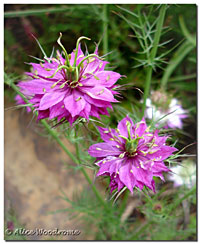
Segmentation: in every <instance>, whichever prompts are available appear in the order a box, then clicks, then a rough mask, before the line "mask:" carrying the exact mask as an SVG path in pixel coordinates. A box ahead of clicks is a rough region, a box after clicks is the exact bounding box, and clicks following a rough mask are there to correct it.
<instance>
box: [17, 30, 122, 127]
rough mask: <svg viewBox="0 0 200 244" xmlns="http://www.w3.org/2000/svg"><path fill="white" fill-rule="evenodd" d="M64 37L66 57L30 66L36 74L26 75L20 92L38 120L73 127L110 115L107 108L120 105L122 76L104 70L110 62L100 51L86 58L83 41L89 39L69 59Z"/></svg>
mask: <svg viewBox="0 0 200 244" xmlns="http://www.w3.org/2000/svg"><path fill="white" fill-rule="evenodd" d="M61 36H62V35H60V37H59V39H58V44H59V45H60V46H61V48H62V50H63V54H64V56H62V54H60V53H59V52H58V51H57V57H56V58H47V57H45V58H44V59H43V60H42V62H40V63H38V64H37V63H30V65H32V67H33V71H32V72H28V73H26V74H27V75H28V76H29V77H30V79H29V80H28V81H26V82H19V84H18V86H19V87H20V91H21V92H22V93H23V94H24V95H25V96H26V97H27V98H28V100H29V102H30V103H31V104H33V106H34V107H35V109H36V110H37V111H38V119H43V118H49V119H54V118H57V120H58V121H60V120H61V119H64V120H67V121H69V122H70V124H72V123H73V122H74V121H75V120H76V119H77V118H78V117H83V118H86V119H89V116H94V117H97V118H100V116H99V115H100V114H106V115H109V113H108V111H107V108H111V109H112V105H111V103H112V102H118V101H117V100H116V99H115V98H114V95H115V94H119V93H118V92H117V91H116V90H115V88H116V87H117V85H115V83H116V82H117V80H118V79H119V78H120V77H121V75H120V74H118V73H116V72H113V71H106V70H104V69H105V65H106V64H107V63H108V62H106V61H103V60H102V58H100V57H99V56H98V48H97V47H96V49H95V52H94V53H93V54H88V55H84V54H83V52H82V50H81V46H80V41H81V40H82V39H87V40H90V39H89V38H86V37H80V38H79V39H78V41H77V44H76V49H75V50H74V51H73V52H72V53H71V54H69V55H68V54H67V51H66V50H65V48H64V47H63V45H62V44H61V41H60V39H61ZM16 100H17V102H18V104H19V103H20V100H19V99H16ZM22 103H23V102H22Z"/></svg>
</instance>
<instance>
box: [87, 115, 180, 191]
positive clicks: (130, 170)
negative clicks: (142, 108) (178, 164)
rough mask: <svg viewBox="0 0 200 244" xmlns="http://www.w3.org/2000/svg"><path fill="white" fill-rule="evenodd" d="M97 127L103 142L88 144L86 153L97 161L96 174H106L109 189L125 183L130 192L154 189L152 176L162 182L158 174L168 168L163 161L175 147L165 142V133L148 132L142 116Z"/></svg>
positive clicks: (119, 187) (126, 118) (121, 186)
mask: <svg viewBox="0 0 200 244" xmlns="http://www.w3.org/2000/svg"><path fill="white" fill-rule="evenodd" d="M98 129H99V131H100V134H101V138H102V140H104V142H102V143H97V144H94V145H92V146H90V148H89V150H88V152H89V154H90V155H91V156H92V157H96V159H97V160H98V162H97V163H96V165H98V166H99V167H100V168H99V171H98V173H97V176H100V175H104V176H110V187H111V192H112V191H113V190H114V189H116V188H117V190H118V191H120V190H121V189H122V188H123V187H125V186H126V187H127V188H128V189H129V190H130V191H131V192H133V188H134V187H138V188H139V189H140V190H142V189H143V187H144V186H147V187H148V188H150V189H151V190H152V191H154V192H155V183H154V180H153V177H154V176H156V177H160V178H161V180H163V181H164V177H163V175H162V173H163V172H167V171H170V170H169V169H168V168H167V167H166V166H165V164H164V160H165V159H167V158H168V157H169V156H170V155H171V154H172V153H173V152H174V151H176V150H177V149H176V148H174V147H171V146H167V145H166V140H167V136H162V137H161V136H159V135H158V130H156V131H154V132H150V131H149V127H147V125H146V122H145V120H144V119H142V121H140V122H139V123H136V124H135V125H134V124H133V122H132V120H131V119H130V118H129V117H128V116H126V117H125V118H124V119H123V120H121V121H120V122H119V124H118V127H117V129H110V128H109V129H107V128H102V127H98Z"/></svg>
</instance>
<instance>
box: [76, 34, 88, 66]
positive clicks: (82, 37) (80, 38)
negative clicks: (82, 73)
mask: <svg viewBox="0 0 200 244" xmlns="http://www.w3.org/2000/svg"><path fill="white" fill-rule="evenodd" d="M83 39H86V40H89V41H90V40H91V39H90V38H88V37H85V36H81V37H79V38H78V40H77V42H76V52H75V57H74V64H73V67H76V60H77V55H78V45H79V43H80V41H81V40H83Z"/></svg>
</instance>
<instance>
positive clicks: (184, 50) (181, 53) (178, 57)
mask: <svg viewBox="0 0 200 244" xmlns="http://www.w3.org/2000/svg"><path fill="white" fill-rule="evenodd" d="M194 47H195V46H194V45H192V44H191V43H190V42H189V41H185V42H184V43H183V44H182V45H181V46H180V47H179V49H178V50H177V51H176V53H175V54H174V56H173V57H172V59H171V61H170V63H169V64H168V66H167V68H166V69H165V72H164V75H163V77H162V79H161V88H162V89H165V87H166V85H167V82H168V80H169V78H170V76H171V75H172V73H173V72H174V70H175V69H176V67H177V66H178V65H179V64H180V62H181V61H182V60H183V59H184V57H185V56H186V55H187V54H188V53H189V52H190V51H191V50H192V49H193V48H194Z"/></svg>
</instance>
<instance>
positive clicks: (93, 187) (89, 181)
mask: <svg viewBox="0 0 200 244" xmlns="http://www.w3.org/2000/svg"><path fill="white" fill-rule="evenodd" d="M7 84H8V85H10V86H11V87H12V88H13V90H15V91H16V92H17V94H19V95H20V96H21V97H22V98H23V100H24V101H25V102H26V103H29V101H28V99H27V98H26V97H25V96H24V95H23V94H22V93H21V92H20V91H19V89H18V88H17V86H16V85H15V84H14V83H7ZM31 109H32V111H33V110H34V109H33V108H31ZM41 123H42V124H43V126H44V127H45V128H46V130H47V131H48V132H49V134H50V135H51V136H52V137H53V138H54V139H55V140H56V141H57V143H58V144H59V145H60V146H61V147H62V149H63V150H64V152H65V153H66V154H67V155H68V156H69V157H70V158H71V159H72V160H73V161H74V163H76V164H77V165H81V161H80V153H79V150H77V153H78V159H77V158H76V157H75V156H74V155H73V154H72V153H71V152H70V151H69V150H68V149H67V148H66V147H65V145H64V143H63V142H62V141H61V140H60V138H59V136H58V134H57V133H56V131H55V130H52V129H51V126H50V125H49V124H48V123H47V122H46V121H45V120H44V119H43V120H41ZM76 148H78V144H77V143H76ZM80 170H81V172H82V173H83V175H84V176H85V178H86V180H87V182H88V183H89V184H90V185H91V187H92V190H93V192H94V193H95V195H96V197H97V199H98V200H99V202H100V203H101V204H102V205H103V206H104V207H105V208H106V209H107V208H108V206H107V204H106V202H105V201H104V200H103V198H102V196H101V195H100V193H99V192H98V190H97V188H96V187H95V185H94V184H93V182H92V180H91V179H90V177H89V176H88V174H87V172H86V171H85V169H84V168H83V167H81V168H80Z"/></svg>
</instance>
